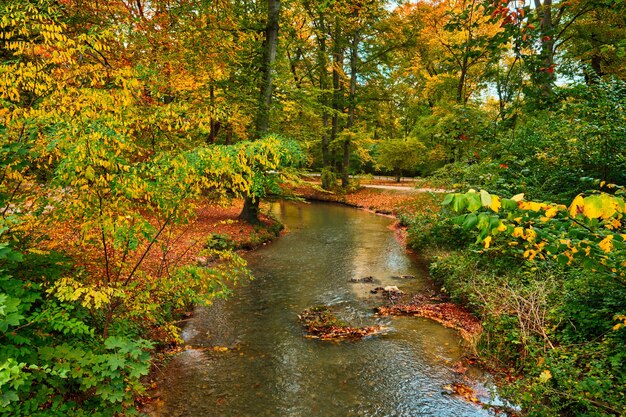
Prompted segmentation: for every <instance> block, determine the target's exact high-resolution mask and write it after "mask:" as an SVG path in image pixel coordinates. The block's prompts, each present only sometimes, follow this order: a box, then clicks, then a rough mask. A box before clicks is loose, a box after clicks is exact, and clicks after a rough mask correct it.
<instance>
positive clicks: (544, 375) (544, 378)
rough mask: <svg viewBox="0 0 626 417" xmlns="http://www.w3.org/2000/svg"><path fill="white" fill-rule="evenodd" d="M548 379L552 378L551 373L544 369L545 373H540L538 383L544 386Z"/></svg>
mask: <svg viewBox="0 0 626 417" xmlns="http://www.w3.org/2000/svg"><path fill="white" fill-rule="evenodd" d="M550 378H552V372H550V370H549V369H546V370H545V371H543V372H542V373H541V375H539V381H540V382H542V383H544V384H545V383H546V382H548V381H549V380H550Z"/></svg>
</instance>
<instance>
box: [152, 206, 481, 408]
mask: <svg viewBox="0 0 626 417" xmlns="http://www.w3.org/2000/svg"><path fill="white" fill-rule="evenodd" d="M272 210H273V211H274V214H275V215H276V216H277V217H278V218H280V220H281V221H282V222H283V223H285V224H286V226H287V229H288V231H289V232H288V233H287V234H285V236H283V237H281V238H280V239H278V240H276V241H275V242H273V243H271V244H269V245H268V246H266V247H263V248H261V249H259V250H257V251H254V252H252V253H250V254H249V255H248V256H247V259H248V261H249V265H250V268H251V269H252V271H253V274H254V276H255V279H254V280H253V281H251V282H245V283H242V284H240V285H239V286H237V287H236V288H235V293H234V295H233V296H232V297H231V298H230V299H228V300H226V301H219V302H217V303H215V304H214V305H212V306H211V307H210V308H198V309H196V314H195V316H194V317H193V319H192V320H191V321H190V322H188V323H187V325H186V326H185V328H184V331H183V338H184V340H185V342H186V343H187V345H188V347H189V349H188V350H186V351H184V352H182V353H180V354H179V355H178V356H176V357H175V358H174V359H173V360H172V362H170V364H169V365H168V367H167V369H166V370H164V375H163V377H162V381H161V384H160V385H161V387H162V388H161V393H160V394H161V400H160V401H159V402H158V405H156V406H155V407H154V409H153V410H152V412H151V414H152V415H153V416H168V417H170V416H198V417H200V416H203V417H204V416H254V417H256V416H294V417H295V416H303V417H304V416H306V417H309V416H439V417H443V416H450V417H452V416H454V417H461V416H488V415H492V414H491V413H490V412H488V411H485V410H482V409H481V408H480V407H479V406H477V405H475V404H472V403H469V402H466V401H465V400H463V399H461V398H459V397H456V396H451V395H449V394H447V393H446V392H445V389H444V387H445V386H446V385H449V384H452V383H454V382H457V381H459V380H460V378H461V377H460V376H459V375H457V374H455V373H454V372H453V370H452V364H453V363H454V362H455V361H457V360H458V359H459V358H460V357H461V356H463V355H464V354H466V353H467V348H466V347H464V344H463V342H462V341H461V339H460V338H459V337H458V335H457V333H456V332H455V331H454V330H451V329H447V328H444V327H443V326H441V325H439V324H437V323H435V322H433V321H431V320H428V319H421V318H408V317H405V318H394V319H391V318H375V317H373V316H372V308H373V307H374V306H376V305H380V304H381V303H382V299H381V298H380V296H378V295H373V294H371V293H370V290H371V289H372V288H374V287H376V286H385V285H397V286H399V287H400V288H401V289H403V290H405V291H407V292H410V291H417V290H419V289H426V288H428V287H429V284H428V281H427V280H426V279H424V278H423V277H424V273H423V269H422V268H420V267H419V263H417V262H416V261H415V259H412V258H411V257H410V256H409V255H408V254H407V253H406V252H405V251H404V249H403V247H402V245H401V244H400V243H399V242H398V241H397V239H396V238H395V237H394V233H393V231H391V230H390V225H391V220H390V219H387V218H384V217H380V216H376V215H373V214H370V213H366V212H363V211H358V210H355V209H352V208H349V207H343V206H338V205H331V204H304V203H285V202H279V203H275V204H274V205H273V207H272ZM370 275H371V276H374V277H375V278H376V279H377V282H376V283H374V284H366V283H356V284H355V283H351V282H349V280H350V278H353V277H354V278H360V277H364V276H370ZM393 275H414V276H416V279H409V280H407V279H405V280H399V279H396V278H392V276H393ZM320 304H327V305H332V306H334V308H335V309H336V310H337V311H338V312H339V314H340V315H341V317H342V318H345V319H347V320H348V321H350V322H351V323H353V324H363V325H369V324H382V325H384V326H387V327H389V329H390V331H389V332H388V333H387V334H385V335H382V336H375V337H371V338H367V339H364V340H358V341H342V342H328V341H320V340H314V339H308V338H305V337H304V334H303V330H302V327H301V324H300V323H299V321H298V314H300V313H301V312H302V311H303V310H304V309H305V308H309V307H312V306H316V305H320ZM215 347H227V348H229V350H227V351H226V350H224V349H221V350H222V351H220V349H219V348H218V349H214V348H215ZM468 375H471V377H470V378H471V380H470V381H467V380H466V381H465V383H468V384H469V385H474V386H475V387H478V388H479V390H480V388H481V387H482V388H484V386H483V383H484V381H485V380H486V379H487V376H485V375H483V374H481V373H480V371H478V370H470V372H469V373H468ZM484 395H487V394H486V391H485V393H484Z"/></svg>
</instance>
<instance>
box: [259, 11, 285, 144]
mask: <svg viewBox="0 0 626 417" xmlns="http://www.w3.org/2000/svg"><path fill="white" fill-rule="evenodd" d="M279 16H280V0H268V2H267V27H266V29H265V42H264V51H263V64H262V68H261V70H262V73H263V78H262V81H261V95H260V97H259V113H258V115H257V120H256V136H257V138H260V137H262V136H263V135H265V134H266V133H267V130H268V129H269V121H270V105H271V103H272V88H273V79H274V62H275V61H276V48H277V46H278V20H279Z"/></svg>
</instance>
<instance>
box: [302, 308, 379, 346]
mask: <svg viewBox="0 0 626 417" xmlns="http://www.w3.org/2000/svg"><path fill="white" fill-rule="evenodd" d="M298 318H299V319H300V320H301V321H302V323H303V325H304V328H305V330H306V332H307V336H306V337H308V338H311V339H321V340H338V339H361V338H364V337H367V336H371V335H374V334H378V333H381V332H382V331H384V330H385V329H384V328H383V327H382V326H362V327H354V326H349V325H348V324H346V323H344V322H343V321H341V320H339V319H338V318H337V316H336V315H335V314H334V313H333V312H332V311H331V310H330V308H329V307H326V306H320V307H313V308H310V309H306V310H304V311H303V312H302V314H300V315H299V316H298Z"/></svg>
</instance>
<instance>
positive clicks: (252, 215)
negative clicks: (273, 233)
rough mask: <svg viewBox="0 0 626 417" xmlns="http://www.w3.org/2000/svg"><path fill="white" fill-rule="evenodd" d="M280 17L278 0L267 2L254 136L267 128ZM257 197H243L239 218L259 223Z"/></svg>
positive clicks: (258, 136)
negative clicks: (261, 74) (257, 111)
mask: <svg viewBox="0 0 626 417" xmlns="http://www.w3.org/2000/svg"><path fill="white" fill-rule="evenodd" d="M279 17H280V0H268V2H267V27H266V29H265V43H264V50H263V64H262V68H261V70H262V73H263V78H262V80H261V88H260V90H261V93H260V96H259V113H258V115H257V119H256V137H257V138H261V137H262V136H264V135H265V134H266V133H267V131H268V128H269V122H270V105H271V103H272V84H273V83H272V82H273V76H274V61H276V48H277V46H278V21H279ZM259 202H260V200H259V198H257V197H255V196H254V195H252V194H249V195H247V196H246V197H245V198H244V203H243V210H241V213H240V214H239V218H240V219H242V220H245V221H246V222H248V223H252V224H255V223H259Z"/></svg>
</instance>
